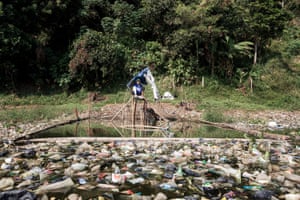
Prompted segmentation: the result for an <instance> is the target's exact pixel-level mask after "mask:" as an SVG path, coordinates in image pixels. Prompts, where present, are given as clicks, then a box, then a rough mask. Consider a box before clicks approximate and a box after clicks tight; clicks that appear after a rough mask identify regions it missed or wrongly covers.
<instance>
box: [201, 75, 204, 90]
mask: <svg viewBox="0 0 300 200" xmlns="http://www.w3.org/2000/svg"><path fill="white" fill-rule="evenodd" d="M201 86H202V87H203V88H204V76H202V81H201Z"/></svg>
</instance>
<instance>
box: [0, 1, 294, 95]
mask: <svg viewBox="0 0 300 200" xmlns="http://www.w3.org/2000/svg"><path fill="white" fill-rule="evenodd" d="M299 10H300V9H299V2H298V1H297V0H291V1H288V2H286V1H285V0H240V1H230V0H212V1H206V0H155V1H154V0H140V1H137V0H128V1H121V0H97V1H95V0H64V1H61V0H56V1H49V0H33V1H25V0H13V1H0V60H1V63H0V86H1V88H4V89H6V90H12V91H14V90H16V89H17V88H18V87H19V86H23V85H34V86H36V87H38V88H42V87H44V86H47V87H49V85H52V86H53V87H55V88H56V87H62V88H64V89H71V88H82V87H83V88H88V89H95V88H99V87H105V86H106V85H107V84H111V83H116V82H121V81H123V82H124V81H126V80H128V79H129V77H130V76H132V74H133V73H136V72H137V71H138V70H140V69H141V68H142V67H143V66H145V65H146V64H147V63H148V62H150V61H155V62H156V64H157V66H158V69H157V72H159V73H160V74H162V75H168V76H170V77H172V78H173V82H174V84H191V83H194V82H195V81H198V80H200V79H201V77H202V76H204V75H205V76H213V77H217V78H218V79H220V80H222V81H223V82H224V83H230V84H234V85H235V86H238V85H239V84H243V81H245V80H246V78H247V77H249V76H253V77H255V75H257V73H259V66H260V64H263V62H265V61H266V60H265V59H267V54H268V53H269V52H270V49H269V47H270V41H271V40H272V39H276V38H280V37H282V36H283V35H285V36H286V37H289V36H291V35H297V34H295V33H299V28H297V25H295V24H293V23H292V22H293V21H292V19H295V17H297V16H299ZM286 30H289V31H288V34H284V33H286V32H287V31H286ZM291 30H293V31H291ZM289 33H290V34H291V35H289ZM296 37H297V36H296ZM289 38H291V37H289ZM289 41H290V42H291V45H289V46H288V47H287V49H284V50H283V51H284V52H285V53H286V54H287V55H289V56H292V55H293V54H294V55H298V54H299V46H300V42H299V38H298V39H293V40H289ZM297 51H298V53H297ZM289 52H290V53H289Z"/></svg>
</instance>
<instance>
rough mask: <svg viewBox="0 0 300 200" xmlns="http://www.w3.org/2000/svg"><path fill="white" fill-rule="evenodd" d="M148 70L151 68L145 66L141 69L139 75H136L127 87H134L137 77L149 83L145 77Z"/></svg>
mask: <svg viewBox="0 0 300 200" xmlns="http://www.w3.org/2000/svg"><path fill="white" fill-rule="evenodd" d="M148 70H149V68H148V67H146V68H144V69H143V70H142V71H140V72H139V73H138V74H137V75H135V76H134V77H133V78H132V79H131V80H130V81H129V82H128V83H127V87H128V88H132V87H133V85H134V83H135V81H136V79H140V80H141V83H142V84H144V85H147V81H146V78H145V74H147V73H148Z"/></svg>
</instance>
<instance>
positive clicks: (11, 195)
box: [0, 190, 37, 200]
mask: <svg viewBox="0 0 300 200" xmlns="http://www.w3.org/2000/svg"><path fill="white" fill-rule="evenodd" d="M0 199H3V200H5V199H7V200H13V199H18V200H36V199H37V197H36V195H35V194H34V193H32V192H29V191H26V190H11V191H6V192H1V193H0Z"/></svg>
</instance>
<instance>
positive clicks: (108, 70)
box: [69, 30, 125, 89]
mask: <svg viewBox="0 0 300 200" xmlns="http://www.w3.org/2000/svg"><path fill="white" fill-rule="evenodd" d="M124 49H125V48H124V46H123V45H121V44H119V43H118V42H116V41H115V39H114V38H113V36H111V35H106V34H103V33H101V32H98V31H94V30H86V32H85V33H83V34H82V35H81V36H80V37H79V38H78V39H77V40H75V41H74V44H73V47H72V50H71V52H70V58H71V60H70V63H69V67H70V73H71V75H72V78H73V79H74V80H75V81H76V82H78V83H79V84H80V85H81V86H82V87H84V88H87V89H95V88H97V87H103V86H104V85H105V84H107V83H108V82H109V81H111V82H116V81H118V79H120V78H122V76H123V75H124V71H123V69H124V65H125V50H124Z"/></svg>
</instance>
